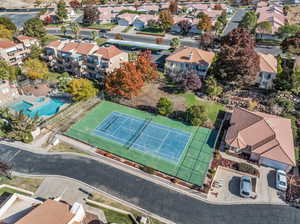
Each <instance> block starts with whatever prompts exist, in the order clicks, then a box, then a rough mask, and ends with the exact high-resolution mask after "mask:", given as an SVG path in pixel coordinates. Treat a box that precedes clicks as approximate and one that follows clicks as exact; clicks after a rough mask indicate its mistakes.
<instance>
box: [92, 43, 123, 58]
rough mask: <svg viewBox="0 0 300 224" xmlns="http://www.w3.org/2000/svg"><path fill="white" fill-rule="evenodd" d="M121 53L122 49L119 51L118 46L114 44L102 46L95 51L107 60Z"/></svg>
mask: <svg viewBox="0 0 300 224" xmlns="http://www.w3.org/2000/svg"><path fill="white" fill-rule="evenodd" d="M122 53H123V51H121V50H120V49H119V48H117V47H115V46H110V47H102V48H99V49H98V50H97V51H96V54H100V55H102V57H103V58H105V59H107V60H109V59H111V58H113V57H115V56H116V55H119V54H122Z"/></svg>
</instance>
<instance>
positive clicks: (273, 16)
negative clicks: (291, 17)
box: [256, 5, 287, 34]
mask: <svg viewBox="0 0 300 224" xmlns="http://www.w3.org/2000/svg"><path fill="white" fill-rule="evenodd" d="M256 14H258V19H257V23H261V22H265V21H267V22H270V23H271V24H272V31H271V32H270V33H268V32H265V31H261V30H258V29H257V30H256V32H257V33H263V34H275V33H276V32H277V31H278V29H279V28H280V27H281V26H283V25H284V24H285V23H286V21H287V17H286V16H285V15H284V14H283V8H282V7H278V6H274V5H270V6H267V7H261V8H257V9H256Z"/></svg>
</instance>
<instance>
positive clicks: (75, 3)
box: [69, 0, 81, 9]
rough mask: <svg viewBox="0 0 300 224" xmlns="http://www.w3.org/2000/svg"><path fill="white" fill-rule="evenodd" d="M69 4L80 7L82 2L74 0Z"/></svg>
mask: <svg viewBox="0 0 300 224" xmlns="http://www.w3.org/2000/svg"><path fill="white" fill-rule="evenodd" d="M69 4H70V6H71V7H72V8H73V9H78V8H80V6H81V4H80V2H79V1H78V0H72V1H70V2H69Z"/></svg>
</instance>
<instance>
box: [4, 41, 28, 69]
mask: <svg viewBox="0 0 300 224" xmlns="http://www.w3.org/2000/svg"><path fill="white" fill-rule="evenodd" d="M29 52H30V50H28V49H25V48H24V45H23V43H20V42H19V43H16V42H14V41H11V40H0V60H4V61H6V62H8V63H9V64H10V65H22V63H23V59H24V58H25V57H26V56H27V55H28V53H29Z"/></svg>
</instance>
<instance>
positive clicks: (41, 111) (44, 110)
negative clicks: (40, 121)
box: [11, 98, 66, 118]
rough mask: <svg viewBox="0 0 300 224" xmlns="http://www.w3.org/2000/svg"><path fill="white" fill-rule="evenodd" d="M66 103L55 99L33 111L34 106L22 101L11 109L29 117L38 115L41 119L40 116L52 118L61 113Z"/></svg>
mask: <svg viewBox="0 0 300 224" xmlns="http://www.w3.org/2000/svg"><path fill="white" fill-rule="evenodd" d="M43 100H44V99H43ZM65 103H66V102H65V101H64V100H61V99H55V98H53V99H51V100H50V101H49V102H48V103H46V104H44V105H42V106H40V107H38V108H36V109H35V110H32V111H31V110H30V108H31V107H32V104H31V103H28V102H26V101H22V102H20V103H17V104H15V105H13V106H12V107H11V109H13V110H15V111H21V110H22V111H23V113H24V114H26V115H27V116H29V117H31V118H34V117H35V116H36V115H37V116H39V117H40V116H52V115H54V114H57V113H58V112H59V109H60V107H61V106H62V105H63V104H65Z"/></svg>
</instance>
